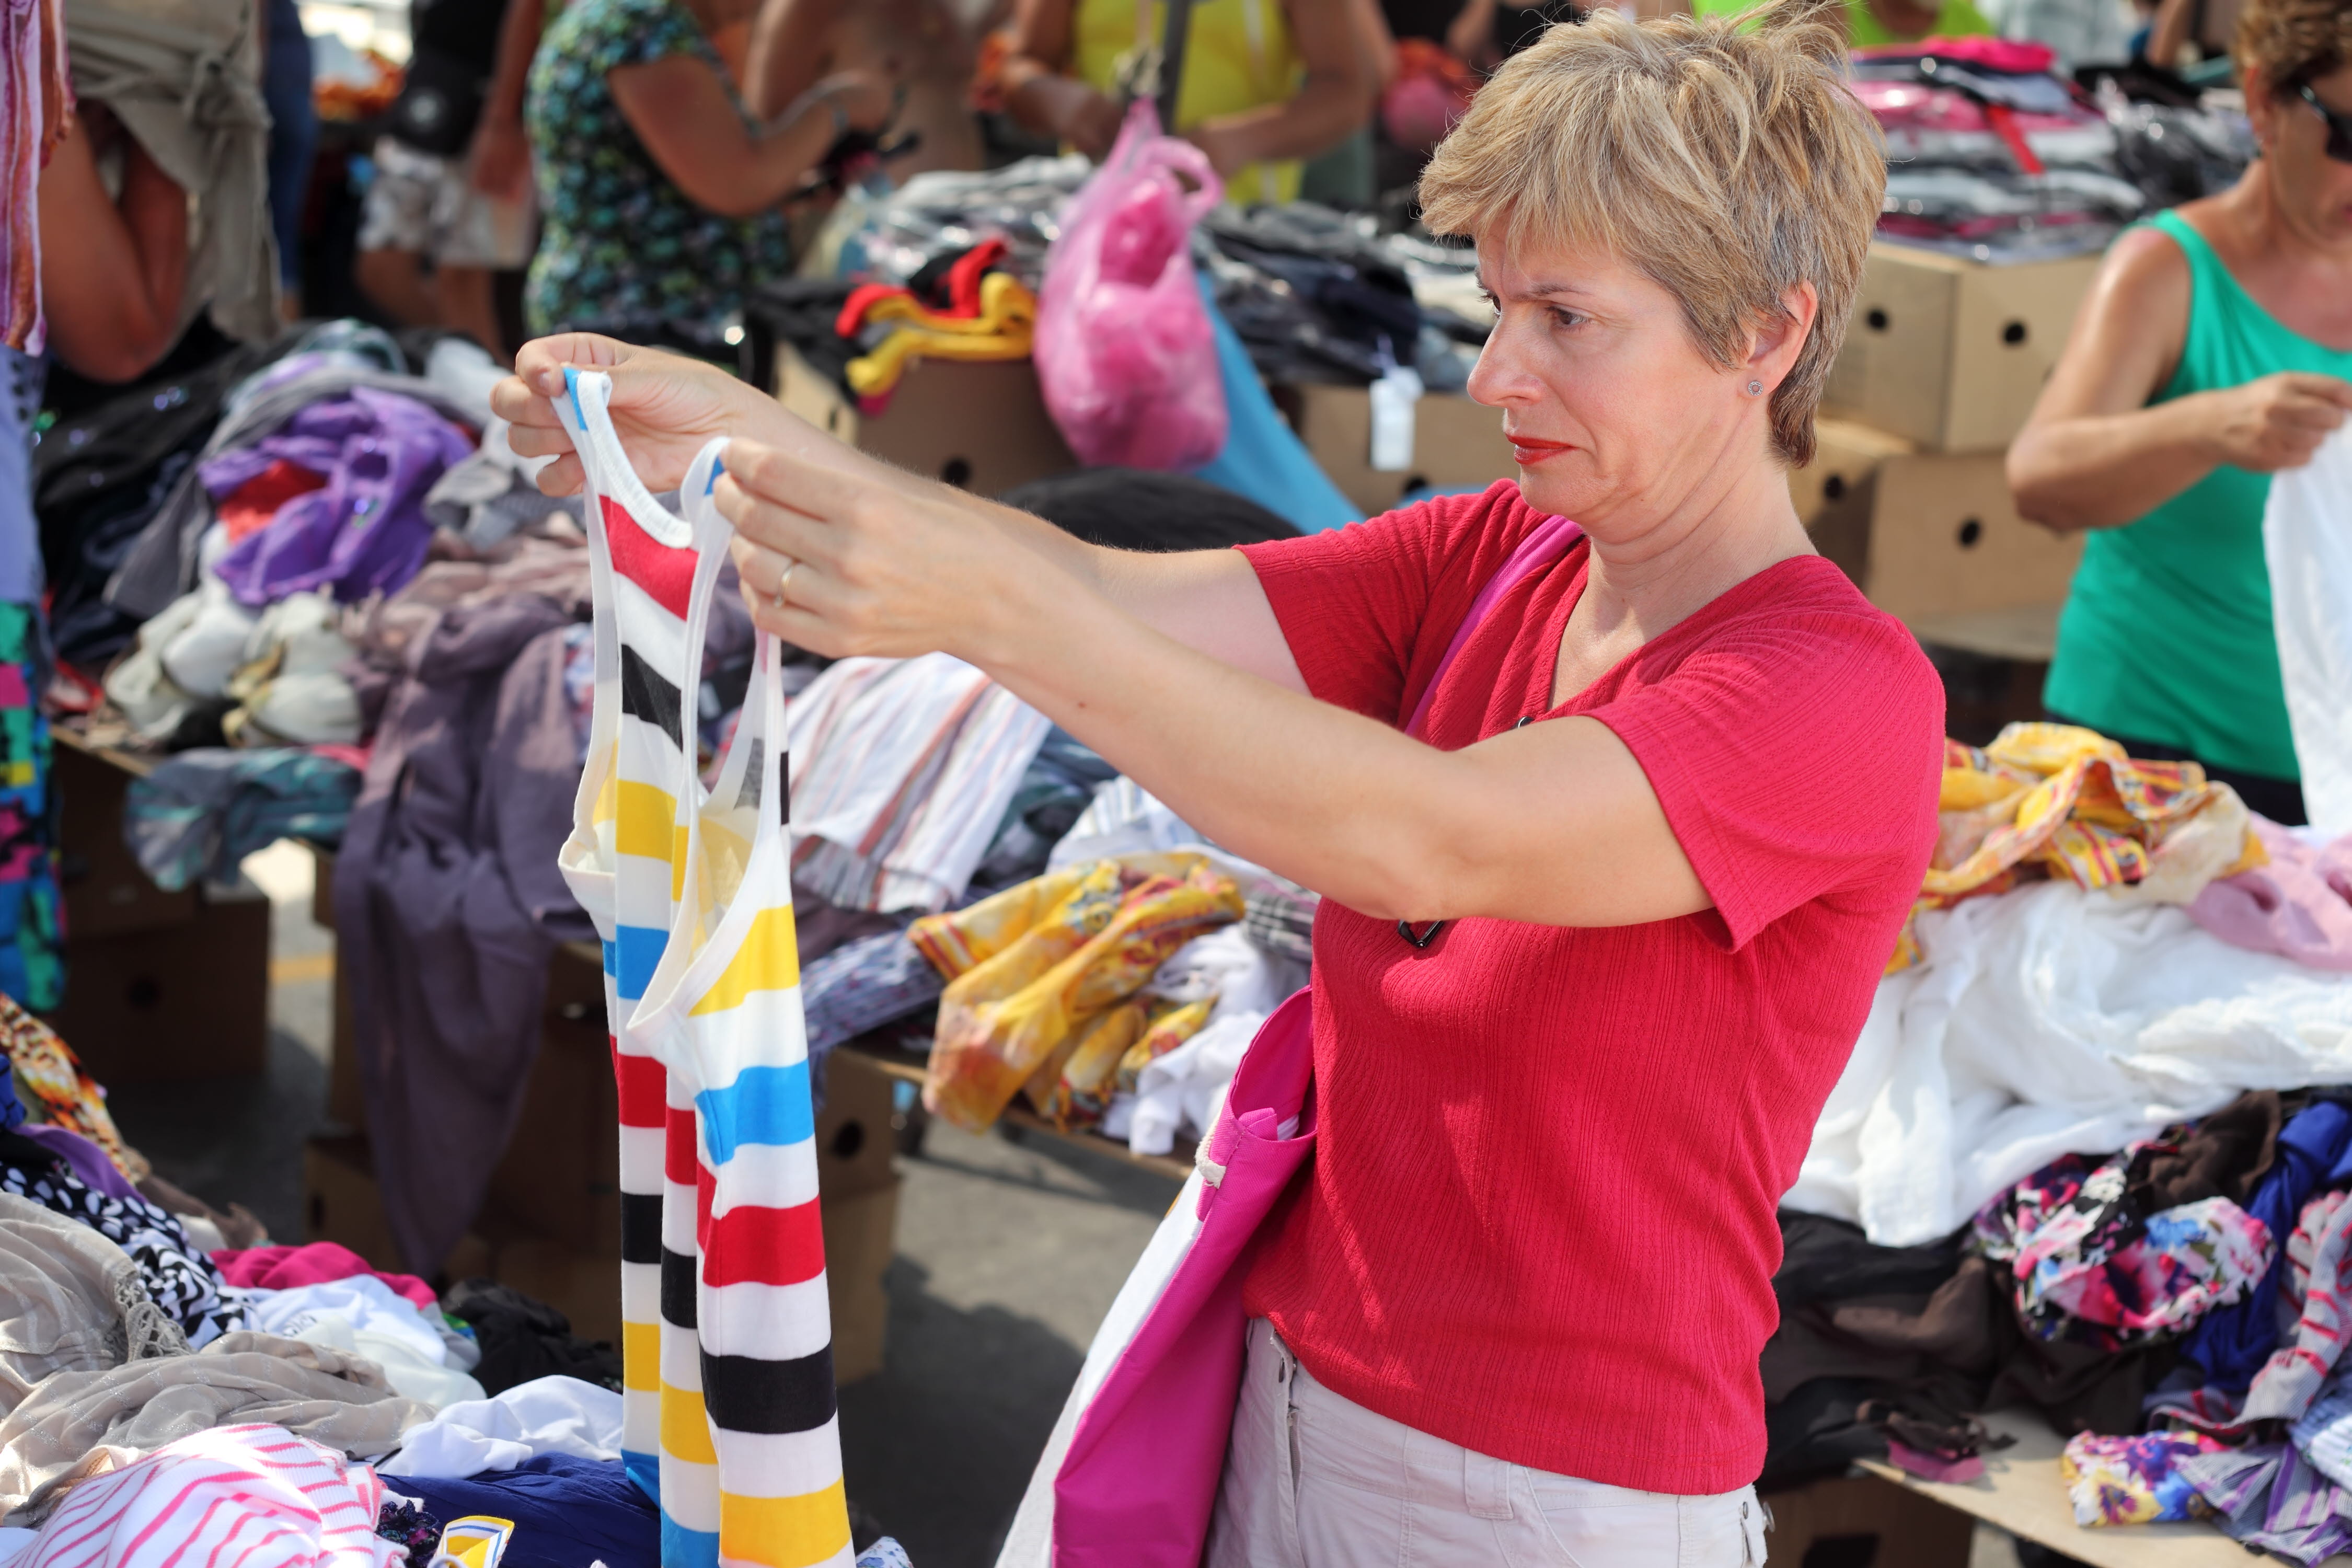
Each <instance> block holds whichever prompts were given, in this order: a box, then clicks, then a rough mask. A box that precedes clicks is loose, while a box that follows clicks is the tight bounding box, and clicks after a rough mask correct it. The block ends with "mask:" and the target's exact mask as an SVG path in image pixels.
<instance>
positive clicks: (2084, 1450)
mask: <svg viewBox="0 0 2352 1568" xmlns="http://www.w3.org/2000/svg"><path fill="white" fill-rule="evenodd" d="M2220 1449H2221V1444H2220V1443H2217V1442H2215V1441H2214V1440H2213V1439H2212V1438H2210V1437H2208V1436H2204V1435H2203V1434H2202V1433H2199V1432H2150V1433H2148V1434H2147V1435H2146V1436H2139V1437H2103V1436H2099V1435H2098V1434H2097V1433H2095V1432H2078V1433H2076V1434H2075V1435H2074V1436H2073V1437H2070V1438H2068V1439H2067V1442H2066V1451H2065V1452H2064V1453H2063V1454H2062V1455H2060V1456H2059V1458H2058V1474H2059V1475H2060V1476H2061V1477H2063V1479H2064V1480H2065V1482H2066V1495H2067V1497H2068V1498H2069V1499H2071V1500H2073V1502H2074V1522H2075V1523H2076V1524H2080V1525H2100V1524H2154V1523H2157V1522H2158V1521H2166V1520H2185V1519H2210V1518H2211V1517H2212V1516H2213V1505H2212V1504H2211V1503H2209V1502H2207V1501H2206V1500H2204V1498H2203V1497H2201V1496H2200V1495H2199V1493H2198V1490H2197V1489H2196V1488H2195V1487H2193V1486H2191V1485H2190V1484H2189V1481H2188V1479H2187V1478H2185V1477H2183V1476H2181V1475H2180V1474H2179V1472H2178V1470H2177V1469H2176V1468H2175V1467H2176V1466H2178V1465H2179V1462H2180V1461H2181V1460H2183V1459H2185V1458H2189V1457H2190V1456H2191V1455H2194V1454H2210V1453H2215V1452H2217V1451H2219V1450H2220Z"/></svg>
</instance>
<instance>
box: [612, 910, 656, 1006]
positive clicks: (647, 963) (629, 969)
mask: <svg viewBox="0 0 2352 1568" xmlns="http://www.w3.org/2000/svg"><path fill="white" fill-rule="evenodd" d="M613 935H614V939H615V940H614V943H613V948H614V952H613V957H612V959H610V960H608V961H607V962H606V963H605V965H604V967H605V968H607V969H609V970H611V971H612V972H613V988H614V991H615V992H617V993H618V994H619V995H620V998H621V1000H622V1001H624V1002H634V1001H635V1000H636V999H637V998H638V997H640V996H642V995H644V994H646V985H648V984H651V983H652V981H653V977H654V970H655V969H656V967H657V966H658V965H659V964H660V963H661V955H662V950H663V949H664V948H666V947H667V946H668V945H669V932H667V931H662V930H658V929H656V927H653V926H617V927H615V928H614V931H613Z"/></svg>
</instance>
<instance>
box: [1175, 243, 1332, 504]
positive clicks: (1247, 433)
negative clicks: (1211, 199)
mask: <svg viewBox="0 0 2352 1568" xmlns="http://www.w3.org/2000/svg"><path fill="white" fill-rule="evenodd" d="M1199 281H1200V285H1201V302H1202V304H1203V305H1205V306H1207V307H1208V310H1209V326H1210V328H1211V330H1213V331H1214V332H1215V333H1216V334H1217V370H1218V373H1219V374H1221V375H1222V376H1223V379H1224V384H1225V449H1224V450H1223V451H1222V452H1220V453H1218V454H1217V455H1216V457H1215V458H1212V459H1211V460H1210V462H1209V464H1208V466H1207V467H1206V468H1200V469H1198V470H1196V472H1197V473H1198V475H1199V477H1200V478H1202V479H1206V480H1208V481H1209V482H1210V483H1211V484H1213V485H1221V486H1223V488H1224V489H1229V490H1231V491H1233V492H1234V494H1235V495H1237V496H1246V497H1248V498H1249V499H1250V500H1254V501H1255V502H1257V504H1258V505H1260V506H1262V507H1264V508H1265V509H1266V510H1268V511H1270V512H1274V513H1275V514H1276V515H1277V516H1280V517H1282V518H1285V519H1286V520H1287V521H1289V523H1290V525H1291V526H1292V527H1293V528H1296V529H1297V530H1298V531H1299V532H1301V533H1320V532H1322V531H1324V530H1326V529H1331V528H1339V527H1340V526H1342V525H1344V524H1347V523H1350V522H1359V521H1362V520H1363V516H1364V514H1363V513H1362V512H1361V511H1359V510H1357V509H1356V504H1355V502H1353V501H1351V500H1349V499H1348V498H1347V497H1346V496H1344V495H1342V494H1340V493H1339V486H1337V485H1335V484H1333V483H1332V482H1331V479H1330V477H1329V476H1328V475H1327V474H1326V473H1324V471H1323V470H1322V468H1320V467H1318V465H1317V463H1316V461H1315V459H1314V458H1312V457H1310V456H1308V455H1307V447H1306V445H1305V444H1304V443H1303V442H1301V441H1300V440H1299V439H1298V435H1297V432H1296V431H1294V430H1292V429H1291V427H1290V422H1289V421H1288V420H1286V419H1285V418H1283V416H1282V411H1281V410H1280V409H1278V408H1276V407H1275V405H1274V399H1273V398H1271V397H1268V396H1267V395H1266V394H1265V383H1264V382H1261V381H1260V380H1258V378H1257V367H1256V366H1255V365H1253V364H1251V363H1250V357H1249V351H1248V350H1247V349H1244V347H1242V340H1241V334H1239V333H1238V332H1236V331H1234V329H1233V324H1232V323H1231V322H1229V321H1226V320H1225V314H1224V312H1223V310H1218V309H1217V297H1216V293H1215V291H1214V290H1213V289H1211V287H1210V286H1209V280H1208V279H1207V278H1205V277H1203V278H1202V279H1200V280H1199Z"/></svg>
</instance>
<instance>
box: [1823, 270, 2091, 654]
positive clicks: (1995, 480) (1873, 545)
mask: <svg viewBox="0 0 2352 1568" xmlns="http://www.w3.org/2000/svg"><path fill="white" fill-rule="evenodd" d="M2099 259H2100V258H2098V257H2095V256H2084V257H2075V258H2069V259H2066V260H2063V261H2048V262H2036V263H2025V264H2021V265H2016V266H2006V267H1995V266H1989V265H1986V264H1984V263H1981V262H1976V261H1969V260H1963V259H1960V258H1954V257H1949V256H1945V255H1943V254H1941V253H1939V252H1936V251H1930V250H1921V249H1916V248H1912V247H1902V246H1892V245H1876V246H1873V247H1871V253H1870V263H1869V268H1868V270H1867V271H1866V273H1865V274H1864V278H1863V285H1862V296H1861V298H1860V300H1857V301H1856V303H1855V306H1854V312H1853V321H1852V323H1851V324H1850V326H1849V327H1848V328H1847V331H1846V340H1845V348H1844V351H1843V353H1841V354H1840V355H1839V356H1838V361H1837V363H1836V365H1835V366H1834V367H1833V368H1832V371H1831V373H1830V380H1829V385H1828V387H1827V389H1826V391H1825V393H1824V395H1823V396H1822V421H1821V426H1820V438H1821V439H1820V450H1819V451H1818V453H1817V454H1816V455H1815V457H1814V459H1813V462H1812V463H1811V466H1810V467H1809V468H1805V469H1803V470H1801V471H1800V472H1798V473H1796V474H1793V475H1791V476H1790V489H1791V491H1792V493H1793V494H1794V496H1795V499H1796V501H1797V510H1798V514H1799V515H1800V516H1801V517H1802V518H1803V519H1804V520H1805V523H1806V525H1807V526H1808V527H1809V528H1811V530H1812V531H1813V538H1814V542H1815V543H1816V544H1817V545H1818V546H1819V547H1820V549H1821V551H1822V553H1823V554H1825V555H1827V556H1829V557H1830V558H1831V559H1832V560H1833V561H1835V562H1837V563H1838V564H1839V565H1841V566H1843V567H1844V568H1845V570H1846V572H1847V573H1848V574H1850V575H1851V576H1852V577H1853V580H1854V581H1855V583H1857V584H1860V585H1861V587H1862V589H1863V591H1864V593H1866V594H1868V595H1870V598H1871V601H1872V602H1873V603H1874V604H1876V605H1878V606H1879V607H1880V608H1882V609H1884V610H1886V611H1888V612H1889V613H1891V614H1893V615H1896V616H1901V617H1902V618H1903V620H1904V621H1905V622H1906V624H1907V625H1908V626H1910V627H1911V629H1912V630H1913V631H1914V632H1916V633H1917V634H1918V635H1919V637H1921V639H1922V640H1924V641H1927V642H1929V643H1935V644H1939V645H1942V646H1946V647H1958V648H1961V649H1964V650H1967V651H1969V652H1974V653H1981V654H1990V655H1994V656H1997V657H1999V658H2010V659H2020V660H2028V661H2031V660H2035V659H2047V658H2049V657H2050V642H2051V638H2052V637H2053V633H2054V630H2055V627H2056V625H2057V614H2058V606H2059V605H2062V604H2063V603H2064V601H2065V597H2066V586H2067V584H2068V583H2069V582H2071V581H2072V580H2073V577H2074V565H2075V563H2076V562H2077V561H2079V560H2080V559H2081V558H2082V552H2083V542H2082V536H2081V535H2080V534H2072V535H2066V534H2059V533H2054V532H2053V531H2050V530H2048V529H2045V528H2042V527H2040V526H2038V525H2036V524H2033V523H2030V522H2028V521H2025V520H2024V519H2023V518H2021V517H2020V516H2018V514H2017V509H2016V507H2015V506H2014V505H2013V504H2011V500H2010V493H2009V480H2008V479H2007V477H2006V475H2005V474H2004V472H2003V459H2004V457H2005V454H2006V452H2007V450H2008V447H2009V443H2010V441H2011V438H2012V437H2014V436H2015V435H2016V434H2017V432H2018V430H2019V429H2020V428H2021V427H2022V426H2023V425H2024V424H2025V420H2026V416H2028V415H2029V414H2031V413H2032V410H2033V402H2034V399H2035V398H2036V397H2038V396H2039V395H2041V392H2042V383H2043V382H2044V381H2046V380H2047V379H2048V378H2049V375H2050V372H2051V370H2052V368H2053V367H2054V366H2055V365H2056V363H2058V355H2059V353H2060V351H2061V350H2063V348H2064V347H2065V343H2066V336H2067V333H2068V331H2070V330H2071V328H2072V327H2073V325H2074V312H2075V310H2076V308H2077V307H2078V306H2079V305H2080V304H2081V303H2082V300H2083V297H2084V295H2085V294H2086V293H2087V292H2089V289H2090V286H2091V280H2092V279H2093V278H2094V277H2095V276H2096V275H2097V272H2098V268H2099Z"/></svg>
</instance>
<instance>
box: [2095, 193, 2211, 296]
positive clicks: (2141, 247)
mask: <svg viewBox="0 0 2352 1568" xmlns="http://www.w3.org/2000/svg"><path fill="white" fill-rule="evenodd" d="M2199 205H2202V204H2199ZM2184 221H2188V219H2187V217H2186V216H2185V215H2184ZM2190 226H2191V227H2193V228H2195V229H2197V231H2198V233H2199V235H2200V237H2202V238H2204V239H2205V241H2206V242H2207V243H2208V244H2210V243H2212V236H2211V235H2210V234H2208V233H2207V232H2206V229H2205V226H2204V225H2202V224H2198V223H2195V222H2193V221H2191V222H2190ZM2098 292H2099V294H2100V296H2101V297H2102V303H2105V305H2107V307H2108V308H2109V309H2111V310H2123V311H2126V312H2129V313H2130V314H2131V315H2132V316H2133V317H2135V318H2137V317H2139V315H2140V312H2142V311H2145V310H2151V309H2155V308H2158V307H2162V306H2165V305H2168V304H2173V303H2175V302H2178V303H2180V304H2185V303H2186V302H2187V300H2188V298H2189V253H2188V251H2187V250H2185V249H2183V248H2182V247H2181V244H2180V241H2179V238H2178V237H2175V236H2173V235H2172V234H2170V233H2168V231H2166V230H2164V229H2162V228H2159V227H2158V226H2155V225H2154V224H2144V225H2142V226H2138V227H2137V228H2133V229H2129V230H2127V231H2126V232H2125V234H2124V235H2123V237H2121V238H2119V239H2117V240H2116V243H2115V245H2114V247H2112V248H2110V249H2109V250H2108V252H2107V259H2106V264H2105V267H2104V268H2101V271H2100V277H2099V288H2098Z"/></svg>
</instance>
